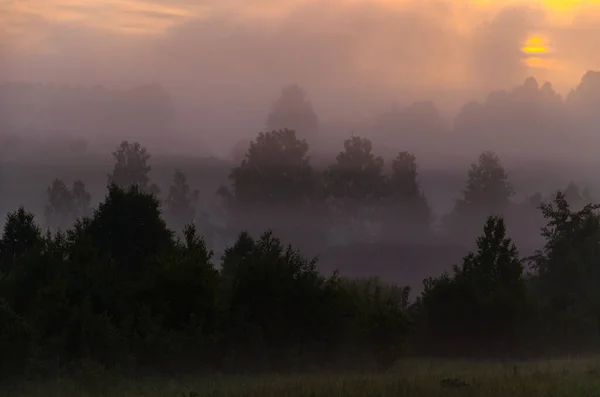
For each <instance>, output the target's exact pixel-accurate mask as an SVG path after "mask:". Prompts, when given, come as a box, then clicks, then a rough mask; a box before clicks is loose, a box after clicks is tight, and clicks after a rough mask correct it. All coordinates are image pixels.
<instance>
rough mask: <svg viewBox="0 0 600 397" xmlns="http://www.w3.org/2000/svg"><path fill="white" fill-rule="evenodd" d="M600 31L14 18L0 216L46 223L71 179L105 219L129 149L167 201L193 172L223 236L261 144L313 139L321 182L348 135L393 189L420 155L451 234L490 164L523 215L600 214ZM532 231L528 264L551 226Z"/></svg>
mask: <svg viewBox="0 0 600 397" xmlns="http://www.w3.org/2000/svg"><path fill="white" fill-rule="evenodd" d="M597 14H598V13H597V10H596V8H594V6H593V5H589V6H588V5H578V6H572V7H571V8H568V7H567V8H564V7H563V8H560V7H559V6H558V5H556V4H554V3H552V4H551V2H526V1H521V2H512V3H510V4H504V5H501V6H497V5H492V4H479V3H477V4H474V3H472V2H467V1H459V2H448V1H420V2H417V1H399V2H394V1H366V0H365V1H350V0H346V1H342V0H335V1H304V0H295V1H283V2H278V3H274V2H267V1H262V2H252V4H250V3H246V2H240V1H237V0H231V1H223V0H221V1H219V2H218V3H217V2H203V3H198V4H196V2H190V1H185V0H174V1H171V2H168V4H167V3H166V2H161V1H157V0H150V1H138V0H127V1H125V0H124V1H108V0H105V1H96V2H91V1H85V0H79V1H75V0H70V1H59V2H46V1H42V0H34V1H28V2H13V1H8V2H2V3H0V22H1V23H0V38H1V39H2V41H1V42H0V139H1V140H2V142H1V144H0V156H1V158H0V161H2V164H3V166H2V169H1V170H0V173H1V179H0V187H1V189H2V194H3V201H2V203H1V204H0V207H1V208H0V209H1V211H0V212H1V213H2V214H6V213H7V212H8V211H10V210H13V209H14V208H15V207H16V206H18V205H20V204H23V205H25V206H26V207H28V208H29V209H31V210H32V211H34V212H35V213H36V214H39V216H40V218H43V213H44V206H45V203H46V201H47V195H46V188H47V187H48V186H50V184H51V183H52V181H53V180H54V179H55V178H59V179H61V180H64V181H65V182H66V183H67V184H71V183H72V182H73V181H76V180H81V181H83V182H85V184H86V186H87V188H88V190H89V191H90V194H91V197H92V202H93V203H97V202H99V201H100V200H101V199H102V198H103V196H104V194H105V188H106V183H107V179H106V175H107V174H108V173H109V171H110V170H111V167H112V165H113V162H114V161H113V158H112V157H111V153H112V152H113V151H114V150H116V148H117V147H118V145H119V144H120V142H121V141H124V140H127V141H129V142H139V143H140V144H141V145H142V146H143V147H145V148H147V149H148V150H149V153H150V154H151V155H152V157H151V160H150V164H151V166H152V170H151V172H150V177H151V179H152V181H153V182H156V183H157V184H158V185H159V186H160V187H161V189H162V196H161V198H162V199H165V198H166V194H167V193H166V192H168V186H169V183H171V179H172V175H173V172H174V170H175V169H181V170H182V171H184V172H185V173H186V175H187V176H188V180H189V183H190V185H191V186H192V187H193V188H194V189H198V190H199V191H200V201H201V203H202V204H201V207H202V208H203V209H204V211H205V212H206V213H208V214H209V215H210V218H211V219H212V222H215V223H218V224H222V223H223V222H225V221H224V220H223V219H224V218H223V216H222V208H221V207H222V203H221V198H220V197H219V196H218V195H217V194H216V191H217V190H218V189H219V187H221V186H223V185H228V184H229V183H230V182H231V181H230V180H228V176H229V174H230V172H231V171H232V169H233V168H234V167H236V166H237V165H239V164H240V162H241V161H242V159H243V158H244V156H245V155H246V152H247V150H248V144H249V142H250V141H252V140H254V139H255V138H256V137H257V134H258V133H259V132H261V131H273V130H278V129H282V128H290V129H293V130H295V131H296V133H297V135H298V137H299V138H301V139H306V141H307V142H308V144H309V149H308V156H309V157H310V161H311V165H312V166H313V167H315V169H317V170H319V172H321V171H323V170H326V169H327V167H328V166H329V165H330V164H332V163H334V162H335V159H336V156H337V154H338V153H339V152H340V151H342V150H343V149H344V141H345V140H347V139H350V138H351V137H362V138H368V139H369V140H370V142H371V143H372V151H373V153H374V154H375V155H377V156H381V157H382V159H383V161H384V162H385V167H384V168H385V172H386V173H389V172H390V164H391V162H392V160H393V159H394V158H395V157H396V155H397V154H398V153H399V152H404V151H407V152H410V153H412V154H414V155H415V157H416V164H417V166H418V182H419V184H420V188H421V189H422V192H423V194H424V196H425V197H426V198H427V202H428V205H429V206H430V207H431V211H432V214H433V216H434V217H435V221H434V223H435V224H436V225H437V226H436V227H438V226H439V225H440V224H441V223H442V219H443V218H444V217H445V216H446V215H448V214H449V213H451V212H452V211H453V208H454V207H455V201H456V200H457V199H459V198H460V197H461V195H462V190H463V189H464V187H465V181H466V180H467V171H468V170H469V167H470V165H471V164H473V163H477V161H478V160H477V159H478V158H479V156H480V154H481V153H482V152H484V151H493V152H494V153H495V154H497V155H498V156H499V159H500V161H501V163H502V166H503V167H505V168H506V171H507V174H508V179H509V181H510V183H511V185H512V187H513V188H514V193H515V194H514V196H511V200H512V202H514V203H517V204H518V205H522V203H528V202H529V201H528V200H530V199H531V198H532V197H538V196H535V195H536V194H538V193H539V194H540V195H541V196H543V197H548V196H549V195H550V194H551V193H552V192H554V191H556V190H558V189H563V190H564V189H566V188H567V186H569V184H570V183H571V182H572V183H574V184H575V185H573V186H572V188H573V189H572V190H573V191H574V192H575V193H573V194H574V195H575V196H582V195H583V193H585V194H588V195H591V197H594V195H595V194H596V192H597V191H598V187H599V185H598V181H597V178H596V168H597V167H598V166H599V165H600V164H598V162H597V159H596V150H595V147H596V144H597V142H598V141H597V139H598V138H597V136H596V130H597V125H598V123H599V122H600V114H599V113H598V112H597V110H596V109H597V108H598V106H600V73H598V72H595V71H594V70H596V69H600V58H598V57H599V56H598V55H597V54H598V53H597V51H594V50H593V49H594V48H595V47H594V46H595V45H596V44H597V43H596V42H597V37H598V32H597V30H598V28H597V25H595V24H594V21H595V19H594V18H595V15H597ZM586 197H587V196H586ZM581 200H584V199H583V198H582V199H581ZM261 211H262V210H261ZM261 211H257V212H256V214H259V213H260V214H262V215H261V216H264V217H266V218H267V219H270V218H269V217H272V216H273V215H272V214H269V212H268V211H267V212H264V213H263V212H261ZM528 211H529V212H528V213H532V214H533V213H535V212H536V211H537V209H536V208H535V206H532V208H530V209H529V210H528ZM515 216H516V219H515V220H514V221H513V222H512V224H511V220H510V219H509V220H508V223H509V226H512V227H514V228H515V229H517V230H516V231H515V238H516V240H517V241H518V242H520V243H521V244H522V246H523V250H524V251H526V252H531V251H533V249H534V248H536V247H537V246H538V245H537V244H539V238H538V237H539V236H538V231H539V226H540V223H539V222H537V221H536V222H537V223H536V222H529V220H528V219H525V218H523V216H522V215H515ZM531 216H533V217H534V215H531ZM290 217H291V215H290ZM290 219H295V218H293V217H291V218H290ZM479 221H480V220H479V219H478V220H477V222H475V223H476V225H477V227H476V228H475V229H474V230H479V229H478V228H479V227H480V225H481V223H480V222H479ZM290 222H292V223H293V221H292V220H290ZM519 222H521V223H519ZM525 224H526V226H523V225H525ZM261 227H264V228H266V227H271V226H270V225H268V222H264V223H261ZM342 229H343V227H342ZM305 233H306V234H311V232H310V230H309V231H306V232H305ZM332 233H333V234H334V235H336V233H337V232H332ZM465 233H466V232H465ZM474 235H475V234H474V233H466V234H465V235H464V236H460V237H461V238H459V239H458V240H460V241H458V242H457V241H454V240H456V239H454V240H452V241H451V242H449V241H446V240H444V241H445V242H444V244H450V245H452V246H454V245H456V244H458V247H459V248H449V250H450V251H452V252H453V253H452V255H450V256H451V257H452V258H456V259H459V258H460V257H461V255H462V253H463V247H464V245H467V246H470V245H472V244H473V236H474ZM296 237H297V238H299V237H298V236H296ZM344 238H345V237H344ZM344 238H341V237H340V238H337V237H335V238H334V237H332V238H331V241H329V242H328V243H327V244H325V245H326V246H328V247H329V246H336V245H337V244H341V243H340V241H345V243H348V241H349V240H344ZM340 239H341V240H340ZM396 242H397V241H396ZM405 242H406V241H403V243H405ZM345 243H344V244H345ZM410 243H411V244H415V241H411V242H410ZM418 243H419V244H421V245H424V246H426V247H427V246H428V244H429V243H430V241H429V240H427V239H422V240H421V241H419V242H418ZM435 244H437V242H436V243H435ZM469 244H470V245H469ZM311 249H313V250H314V251H315V252H316V253H323V252H325V254H324V256H325V257H327V255H329V254H330V252H329V251H327V250H326V251H324V250H325V248H323V247H311ZM424 250H425V251H429V250H428V249H427V248H424ZM453 250H454V251H453ZM442 251H443V250H442ZM381 252H384V251H380V253H381ZM338 254H339V253H336V254H335V255H338ZM332 255H333V254H332ZM357 255H358V254H357ZM364 255H367V257H369V256H368V254H364ZM419 255H420V254H419ZM439 256H440V257H442V258H444V259H446V257H447V255H446V254H444V253H441V254H440V255H439ZM336 258H337V257H336ZM407 260H408V261H411V259H410V258H408V259H407ZM429 260H430V259H419V260H418V261H429ZM335 261H338V259H335V260H332V262H335ZM413 261H414V260H413ZM446 262H447V261H446ZM440 266H441V265H440ZM419 277H420V276H419ZM419 277H415V280H417V282H418V281H419Z"/></svg>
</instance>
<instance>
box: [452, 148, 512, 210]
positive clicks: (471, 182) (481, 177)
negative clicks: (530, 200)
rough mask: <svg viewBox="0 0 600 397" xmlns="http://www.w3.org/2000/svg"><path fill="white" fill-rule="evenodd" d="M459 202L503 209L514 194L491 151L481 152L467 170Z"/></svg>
mask: <svg viewBox="0 0 600 397" xmlns="http://www.w3.org/2000/svg"><path fill="white" fill-rule="evenodd" d="M463 193H464V198H463V200H462V202H461V203H463V205H465V206H474V207H482V206H484V207H491V208H499V209H504V208H506V207H507V206H508V205H509V203H510V198H511V197H512V195H513V194H514V191H513V188H512V186H511V184H510V182H509V181H508V174H507V173H506V170H505V169H504V167H503V166H502V164H501V163H500V158H499V157H498V156H496V154H495V153H493V152H483V153H482V154H481V155H480V156H479V161H478V164H472V165H471V169H470V170H469V174H468V179H467V187H466V189H465V190H464V191H463Z"/></svg>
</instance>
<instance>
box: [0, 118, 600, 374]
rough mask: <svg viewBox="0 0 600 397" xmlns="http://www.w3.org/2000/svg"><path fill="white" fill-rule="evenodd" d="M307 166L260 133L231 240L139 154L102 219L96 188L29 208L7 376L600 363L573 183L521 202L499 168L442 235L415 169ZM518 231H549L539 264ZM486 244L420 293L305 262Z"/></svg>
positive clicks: (244, 172)
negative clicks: (407, 361)
mask: <svg viewBox="0 0 600 397" xmlns="http://www.w3.org/2000/svg"><path fill="white" fill-rule="evenodd" d="M308 150H309V147H308V143H307V142H306V141H305V140H304V139H301V138H298V137H297V136H296V133H295V132H294V131H293V130H289V129H280V130H273V131H270V132H263V133H260V134H259V135H258V136H257V137H256V138H255V140H253V141H252V142H251V143H250V144H249V146H248V148H247V151H246V153H245V156H244V158H243V159H242V160H241V161H240V163H239V165H237V166H236V167H234V168H233V169H232V170H231V171H230V174H229V180H230V184H229V185H228V186H223V187H222V188H220V189H219V190H218V196H219V197H220V199H221V202H222V206H223V209H224V211H225V212H226V214H227V217H226V222H224V223H223V224H222V225H215V224H213V223H211V222H210V221H209V220H208V219H207V217H206V216H205V215H206V214H205V213H203V211H202V208H200V206H199V205H198V192H197V191H196V190H194V189H193V188H192V187H190V186H189V184H188V182H187V179H186V175H185V174H184V173H183V172H182V171H180V170H175V171H174V174H173V180H172V186H170V187H169V189H168V191H167V192H162V193H161V189H160V188H159V187H158V186H157V185H156V184H155V183H153V181H152V180H151V179H150V177H149V173H150V171H151V156H150V154H149V152H148V151H147V150H146V149H145V148H144V147H143V146H142V145H141V144H139V143H137V142H127V141H123V142H122V143H121V144H120V145H119V146H118V147H117V149H116V150H115V151H114V153H113V158H114V166H113V169H112V172H110V174H109V175H108V180H107V183H106V191H105V195H104V198H103V199H102V200H100V202H99V204H98V205H97V206H94V207H93V206H92V205H91V204H90V203H91V195H90V193H88V192H87V190H86V186H85V184H84V183H83V182H82V181H75V182H74V183H73V185H72V186H69V185H67V184H66V183H65V182H63V181H62V180H61V179H59V178H57V179H55V180H54V182H53V183H52V184H51V186H49V187H48V189H47V205H46V208H45V212H44V216H43V218H42V219H38V218H37V217H36V216H35V215H34V214H33V213H31V212H28V210H27V209H26V208H24V207H19V208H15V210H14V211H12V212H10V213H9V214H8V215H7V218H6V221H5V224H4V230H3V233H2V237H1V239H0V302H1V303H0V351H2V352H3V354H2V355H0V374H1V375H2V376H3V377H13V376H23V375H27V374H32V373H35V374H47V375H52V374H56V373H57V372H56V371H61V370H68V369H69V368H76V367H77V366H78V365H81V363H86V362H92V363H95V364H97V365H99V366H101V367H103V368H107V369H111V370H117V371H120V372H121V373H129V371H131V373H136V372H137V371H157V372H159V373H180V372H185V371H207V372H209V373H210V372H213V371H218V372H220V373H223V372H262V371H266V372H268V371H274V370H276V371H307V370H314V369H318V368H322V369H325V368H332V369H336V368H337V369H365V370H367V369H369V370H377V369H387V368H390V367H392V366H393V365H394V364H395V363H396V362H398V360H400V359H402V358H407V357H453V358H488V359H489V358H494V357H495V358H504V359H507V358H512V359H530V358H539V357H555V356H561V355H562V354H566V353H568V354H575V353H577V352H586V353H589V352H593V351H595V350H596V349H597V346H598V337H599V336H600V311H599V309H600V307H599V306H598V302H600V298H599V297H598V296H597V288H596V286H597V283H598V281H600V280H599V277H600V273H599V272H598V270H597V266H596V265H595V264H596V261H597V260H598V257H599V255H600V248H598V247H599V245H598V244H599V241H600V240H599V239H600V215H599V214H598V212H597V209H598V208H600V206H598V205H596V204H593V203H592V198H591V197H589V194H588V193H586V192H585V191H583V192H582V191H580V190H579V188H578V187H577V186H575V185H570V186H568V187H567V188H566V189H562V190H557V191H556V192H555V193H554V194H553V195H551V196H548V197H542V196H541V195H539V194H538V195H536V196H534V197H530V198H528V199H527V200H525V202H514V201H513V200H512V199H511V198H512V197H513V194H514V191H513V187H512V185H511V183H510V180H509V175H508V173H507V172H506V170H505V169H504V167H503V166H502V163H501V161H500V158H499V157H498V156H497V155H496V154H494V153H493V152H489V151H488V152H483V153H482V154H481V155H480V156H479V158H478V159H477V162H475V163H474V164H473V165H472V166H471V168H470V169H468V170H467V172H466V177H467V178H466V182H465V188H464V191H463V197H462V198H460V199H459V200H457V201H456V203H455V206H454V209H453V211H452V212H451V213H449V214H448V215H446V216H444V217H443V218H442V219H441V220H439V222H434V217H433V215H432V213H431V210H430V208H429V205H428V202H427V198H426V197H425V195H424V193H423V192H422V190H421V188H420V185H419V179H418V169H417V159H416V157H415V156H414V155H412V154H411V153H408V152H400V153H398V154H397V156H396V157H395V158H394V160H393V161H392V163H391V164H389V166H386V164H384V160H383V159H382V158H381V157H379V156H377V155H376V154H375V153H373V151H372V144H371V141H370V140H369V139H366V138H361V137H358V136H353V137H351V138H350V139H347V140H346V141H345V142H344V145H343V148H342V150H341V151H340V152H339V154H338V155H337V157H336V159H335V162H333V163H332V164H331V165H329V166H328V167H326V168H325V169H324V170H322V171H320V170H317V169H315V168H313V166H312V165H311V161H310V158H309V157H308V155H307V153H308ZM159 194H161V195H162V196H163V197H166V198H165V199H164V200H161V199H159V198H158V197H159ZM511 222H512V223H513V224H518V225H526V224H529V227H530V228H537V230H538V231H537V235H538V236H539V241H540V242H541V244H540V246H539V249H536V250H535V251H533V252H532V253H531V254H526V255H525V254H523V253H522V252H520V251H519V249H518V246H517V243H518V239H515V240H513V238H512V237H511V236H512V235H513V234H514V235H515V236H519V230H513V229H512V228H511ZM515 222H516V223H515ZM519 227H521V226H519ZM521 233H522V234H521V236H523V235H524V234H523V230H521ZM528 233H529V232H528ZM471 235H472V239H473V241H474V242H475V244H473V249H471V250H470V252H469V251H468V250H466V251H465V252H463V254H462V259H460V260H458V261H456V262H455V263H452V262H449V263H448V264H447V266H446V269H445V271H440V272H439V273H437V274H430V275H429V277H427V278H425V279H424V280H422V288H421V291H420V292H419V293H412V294H411V291H412V289H411V287H410V286H407V285H406V284H402V283H392V282H389V281H386V280H385V279H378V278H357V277H351V276H348V275H347V274H345V272H344V263H338V264H337V266H336V269H335V270H332V271H329V270H325V269H323V268H322V267H320V265H319V257H318V256H316V257H313V256H311V255H308V254H306V252H308V251H311V250H315V249H316V248H315V247H320V246H322V244H323V243H324V242H326V241H328V240H329V239H331V238H332V236H342V237H343V240H344V243H343V245H344V246H345V247H347V248H346V249H347V250H349V251H350V252H352V249H353V246H355V245H356V244H358V242H363V243H364V242H367V243H368V242H372V246H373V247H375V248H374V249H377V247H380V246H379V245H378V244H380V242H381V241H384V240H385V239H388V240H389V241H392V242H393V243H394V244H395V245H396V246H399V247H400V248H399V249H400V250H401V248H402V246H403V245H405V246H406V244H410V243H411V241H417V240H419V241H449V240H452V239H453V238H455V237H456V236H460V237H461V238H464V237H465V236H469V238H470V236H471ZM338 238H339V237H338ZM219 241H220V242H224V244H225V245H226V246H225V248H224V249H222V250H221V253H220V254H219V255H215V250H214V249H213V248H212V247H214V246H216V245H218V243H217V242H219ZM429 249H431V250H435V249H436V248H435V246H430V248H429ZM363 266H365V267H369V266H373V264H372V263H369V261H368V260H367V261H366V262H365V263H364V264H363ZM397 266H398V272H399V273H400V274H402V270H403V269H402V266H403V264H402V263H398V265H397Z"/></svg>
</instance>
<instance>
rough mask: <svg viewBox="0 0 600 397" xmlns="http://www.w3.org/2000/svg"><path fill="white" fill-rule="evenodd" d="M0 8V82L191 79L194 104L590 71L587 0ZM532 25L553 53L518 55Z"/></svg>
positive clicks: (39, 1)
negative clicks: (565, 0)
mask: <svg viewBox="0 0 600 397" xmlns="http://www.w3.org/2000/svg"><path fill="white" fill-rule="evenodd" d="M0 7H1V8H0V37H2V38H4V39H3V40H2V41H0V42H2V43H5V44H4V48H0V51H4V55H2V56H3V57H4V58H5V59H8V61H7V62H5V64H4V69H2V68H0V73H2V76H0V80H2V79H11V80H37V81H39V80H41V81H56V82H74V83H78V84H86V83H88V84H89V85H93V84H96V83H102V84H107V85H114V84H120V85H133V84H137V83H141V82H149V81H159V82H162V83H164V84H165V85H166V86H168V87H175V88H181V89H182V90H183V89H190V90H191V88H192V87H194V88H197V89H199V90H201V91H203V92H202V95H205V96H206V98H204V99H203V100H204V101H205V103H208V102H209V101H213V102H215V103H219V104H223V103H226V102H227V103H232V102H235V101H239V102H240V103H241V102H243V101H247V102H248V101H252V102H255V103H260V104H261V106H262V105H264V104H265V103H267V102H268V100H270V99H272V98H273V96H274V95H276V94H277V91H278V90H279V88H280V87H281V86H283V85H284V84H288V83H290V82H298V83H300V84H302V85H304V86H305V88H306V89H307V91H308V93H309V96H311V97H314V98H317V99H316V100H315V102H318V103H316V105H318V106H319V107H320V108H331V109H332V108H334V107H335V106H337V107H339V108H342V107H344V108H347V109H361V108H362V107H364V103H367V102H368V103H371V104H375V100H376V99H377V98H379V100H380V101H381V102H379V103H377V106H381V105H382V103H384V102H385V101H387V100H389V99H390V98H391V97H394V96H398V95H399V94H400V93H409V94H410V95H413V96H414V95H417V94H415V93H418V92H428V93H435V92H442V91H456V90H468V91H469V92H472V91H474V90H480V91H485V90H489V89H495V88H507V87H509V86H513V85H516V84H519V83H521V82H522V81H523V79H524V78H525V77H527V76H528V75H530V74H532V75H534V76H536V77H537V78H538V79H539V80H540V81H543V80H545V79H551V80H553V81H554V82H555V83H556V86H557V87H559V88H560V87H561V84H564V86H567V85H574V84H575V83H576V82H577V81H578V80H579V78H580V77H581V75H582V74H583V73H584V72H585V70H587V69H594V68H600V55H595V54H596V51H595V48H597V45H598V44H600V43H598V41H599V40H600V39H598V37H600V28H598V24H597V23H595V22H596V21H597V19H595V17H594V16H598V15H600V14H599V13H598V9H597V7H595V8H594V7H592V6H589V7H591V8H585V9H582V10H584V11H577V9H575V8H571V9H570V11H569V12H567V11H565V10H562V11H560V12H558V11H557V10H558V8H557V7H556V6H555V5H552V4H550V2H548V1H545V2H544V1H532V0H531V1H525V0H521V1H518V0H515V1H512V2H509V1H507V2H502V4H500V3H495V2H484V1H478V0H456V1H450V0H419V1H417V0H400V1H398V0H286V1H284V0H277V1H275V0H253V1H247V0H219V1H216V0H203V1H202V0H198V1H195V0H194V1H193V0H54V1H51V2H49V1H47V0H9V1H8V2H7V1H4V2H0ZM561 15H562V17H561ZM567 16H568V18H567ZM575 23H576V24H577V25H578V26H577V27H576V26H575V25H574V24H575ZM538 34H543V35H544V36H547V38H548V41H549V46H550V47H551V48H552V50H553V52H552V54H551V56H546V57H540V56H538V57H536V58H530V59H526V58H525V55H524V54H523V53H522V52H521V51H520V50H521V48H522V47H523V45H524V43H525V42H526V40H527V39H528V38H530V37H531V36H532V35H538ZM6 43H8V44H6ZM1 54H2V53H1V52H0V55H1ZM409 94H407V95H409ZM431 95H433V97H431V98H424V97H420V98H419V99H436V98H435V94H431ZM457 100H459V99H457ZM460 100H461V101H462V100H463V98H460ZM334 103H335V105H334ZM388 103H389V102H388ZM219 106H221V105H219ZM240 106H241V105H240ZM257 106H258V105H257ZM373 107H375V105H373Z"/></svg>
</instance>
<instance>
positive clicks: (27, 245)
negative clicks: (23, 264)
mask: <svg viewBox="0 0 600 397" xmlns="http://www.w3.org/2000/svg"><path fill="white" fill-rule="evenodd" d="M41 240H42V234H41V231H40V228H39V227H38V226H37V224H36V223H35V215H33V214H32V213H31V212H27V211H25V209H24V208H23V207H19V209H18V210H17V211H15V212H10V213H9V214H8V216H7V217H6V223H5V224H4V231H3V233H2V239H0V269H1V270H4V271H7V270H9V269H10V268H11V267H12V266H13V265H15V264H16V263H17V262H18V260H19V258H20V257H22V256H23V255H25V254H26V253H27V252H28V251H30V250H32V249H33V248H34V247H35V246H36V245H37V244H39V243H40V242H41Z"/></svg>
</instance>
